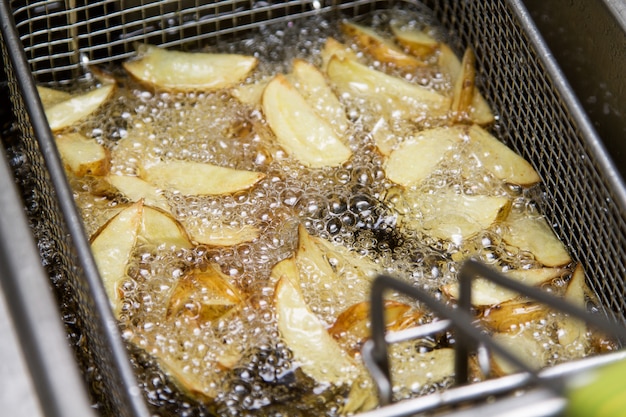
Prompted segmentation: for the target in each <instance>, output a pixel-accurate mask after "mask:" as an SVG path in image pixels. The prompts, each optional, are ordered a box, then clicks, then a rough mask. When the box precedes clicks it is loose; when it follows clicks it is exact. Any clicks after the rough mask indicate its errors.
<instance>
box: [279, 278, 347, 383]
mask: <svg viewBox="0 0 626 417" xmlns="http://www.w3.org/2000/svg"><path fill="white" fill-rule="evenodd" d="M274 304H275V308H276V316H277V319H278V330H279V331H280V334H281V337H282V339H283V340H284V342H285V344H286V345H287V347H288V348H289V349H290V350H291V352H292V353H293V361H294V365H299V366H300V368H301V369H302V371H303V372H304V373H305V374H307V375H308V376H309V377H311V378H313V379H314V380H315V381H316V382H317V383H318V384H332V385H336V386H340V385H344V384H348V383H350V382H352V381H353V380H354V379H355V378H356V377H357V376H358V374H359V369H358V367H357V365H356V364H355V363H354V362H353V361H352V359H351V358H350V356H349V355H348V354H347V353H346V352H344V351H343V350H342V349H341V348H340V347H339V345H338V343H337V342H336V341H335V339H333V338H332V336H330V334H328V331H327V330H326V328H325V326H324V325H323V324H322V322H321V321H320V320H319V319H318V318H317V316H316V315H315V314H313V312H311V310H310V309H309V307H308V306H307V305H306V302H305V300H304V298H303V296H302V293H301V292H300V290H299V288H298V287H297V286H296V285H294V284H293V283H292V282H291V280H290V279H289V278H287V277H283V278H281V279H280V280H279V281H278V284H277V285H276V290H275V292H274Z"/></svg>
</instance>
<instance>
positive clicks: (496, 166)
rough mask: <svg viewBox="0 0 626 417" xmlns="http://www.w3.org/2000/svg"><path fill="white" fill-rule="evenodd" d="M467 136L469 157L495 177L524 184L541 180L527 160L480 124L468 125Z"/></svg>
mask: <svg viewBox="0 0 626 417" xmlns="http://www.w3.org/2000/svg"><path fill="white" fill-rule="evenodd" d="M469 138H470V140H469V143H468V151H469V157H470V158H474V159H476V160H477V161H479V162H480V165H481V166H483V167H485V168H486V169H487V170H489V171H490V172H491V173H493V174H494V175H495V176H496V178H498V179H501V180H503V181H506V182H509V183H513V184H518V185H524V186H528V185H532V184H536V183H538V182H539V181H540V180H541V178H540V177H539V174H537V171H535V169H534V168H533V167H532V165H531V164H530V163H528V161H526V160H525V159H524V158H522V157H521V156H520V155H519V154H517V153H516V152H515V151H513V150H512V149H511V148H509V147H508V146H506V145H505V144H504V143H502V142H500V141H499V140H498V139H496V138H495V137H494V136H493V135H491V134H490V133H489V132H487V131H486V130H485V129H483V128H481V127H480V126H478V125H472V126H471V127H470V129H469Z"/></svg>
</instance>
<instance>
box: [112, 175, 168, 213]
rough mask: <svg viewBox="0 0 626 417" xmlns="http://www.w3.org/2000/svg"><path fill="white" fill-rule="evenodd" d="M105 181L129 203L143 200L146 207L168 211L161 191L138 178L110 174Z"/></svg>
mask: <svg viewBox="0 0 626 417" xmlns="http://www.w3.org/2000/svg"><path fill="white" fill-rule="evenodd" d="M105 179H106V181H107V182H108V183H109V184H111V185H112V186H113V187H115V188H116V189H117V190H118V191H119V192H120V193H122V194H124V197H126V198H128V199H129V200H130V201H133V202H135V201H139V200H144V203H145V204H146V205H147V206H152V207H158V208H160V209H161V210H165V211H169V210H170V206H169V204H168V203H167V199H166V198H165V196H164V195H163V192H162V190H160V189H158V188H157V187H155V186H153V185H152V184H150V183H148V182H146V181H144V180H142V179H141V178H139V177H135V176H132V175H113V174H110V175H107V176H106V177H105Z"/></svg>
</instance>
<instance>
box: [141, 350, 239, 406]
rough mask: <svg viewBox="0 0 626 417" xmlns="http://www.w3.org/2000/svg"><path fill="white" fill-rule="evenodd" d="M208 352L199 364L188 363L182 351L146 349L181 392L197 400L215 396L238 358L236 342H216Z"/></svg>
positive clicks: (209, 399) (211, 398)
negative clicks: (209, 352)
mask: <svg viewBox="0 0 626 417" xmlns="http://www.w3.org/2000/svg"><path fill="white" fill-rule="evenodd" d="M212 348H213V349H212V350H211V354H210V355H206V356H205V357H204V358H202V363H200V364H198V365H197V366H190V359H189V357H188V356H187V355H186V352H184V351H183V352H181V353H179V354H176V353H173V352H171V351H164V350H162V349H150V350H149V351H150V353H152V354H153V355H154V356H155V357H156V358H157V361H158V364H159V367H160V368H161V369H162V370H163V372H165V374H166V375H167V376H168V377H169V378H170V379H171V381H172V382H173V383H174V384H175V385H176V386H177V387H178V388H179V389H180V390H181V391H182V392H184V393H186V394H187V395H189V396H190V397H192V398H196V399H199V400H200V401H205V402H211V401H213V400H215V398H216V397H217V396H218V395H219V393H220V390H219V387H220V384H221V383H222V382H223V380H224V378H225V377H226V376H227V375H228V374H227V372H228V371H230V370H231V369H232V368H233V367H234V366H235V365H236V364H237V363H238V362H239V360H240V359H241V357H242V353H241V346H240V345H239V344H238V343H230V344H228V343H217V344H213V345H212Z"/></svg>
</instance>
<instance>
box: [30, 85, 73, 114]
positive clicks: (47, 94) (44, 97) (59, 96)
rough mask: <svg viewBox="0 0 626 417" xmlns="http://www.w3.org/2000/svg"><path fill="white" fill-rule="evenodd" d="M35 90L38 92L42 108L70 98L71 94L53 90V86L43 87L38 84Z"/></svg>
mask: <svg viewBox="0 0 626 417" xmlns="http://www.w3.org/2000/svg"><path fill="white" fill-rule="evenodd" d="M37 92H38V93H39V99H40V100H41V104H43V107H44V108H50V107H52V106H54V105H55V104H58V103H61V102H62V101H67V100H69V99H70V98H72V95H71V94H70V93H68V92H67V91H61V90H55V89H54V88H49V87H43V86H40V85H38V86H37Z"/></svg>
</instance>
